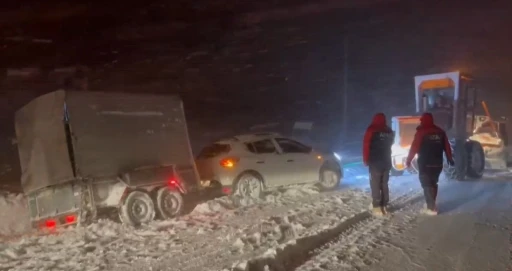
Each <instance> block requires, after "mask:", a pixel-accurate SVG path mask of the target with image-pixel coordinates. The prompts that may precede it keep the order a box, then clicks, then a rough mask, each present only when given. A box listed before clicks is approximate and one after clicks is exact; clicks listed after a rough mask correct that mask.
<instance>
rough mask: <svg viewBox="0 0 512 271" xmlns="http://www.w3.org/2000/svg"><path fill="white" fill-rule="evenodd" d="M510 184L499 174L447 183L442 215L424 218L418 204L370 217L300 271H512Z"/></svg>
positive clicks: (313, 256)
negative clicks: (379, 217)
mask: <svg viewBox="0 0 512 271" xmlns="http://www.w3.org/2000/svg"><path fill="white" fill-rule="evenodd" d="M507 180H508V182H507ZM511 180H512V178H511V176H510V174H508V176H506V175H504V174H500V175H493V176H489V177H488V178H486V179H485V180H484V181H480V182H462V183H445V184H443V185H442V187H441V188H440V189H441V190H440V196H439V197H440V198H439V202H438V207H439V210H440V215H439V216H437V217H426V216H424V215H423V214H422V212H421V210H422V208H423V202H422V201H418V202H416V203H415V204H412V205H407V206H405V208H402V209H400V210H396V211H395V212H394V213H393V215H392V216H390V217H387V218H381V219H376V218H371V219H368V220H366V221H364V222H362V223H360V224H358V225H357V226H355V227H353V228H352V230H349V231H346V232H345V233H344V234H341V235H339V236H338V237H337V238H335V239H333V240H332V241H331V242H330V243H329V244H327V245H325V246H324V247H322V248H321V249H318V250H316V251H314V252H313V253H312V254H311V255H309V257H308V260H307V261H306V262H305V263H304V264H303V265H301V266H300V267H299V268H297V269H295V270H298V271H299V270H300V271H313V270H314V271H323V270H336V271H341V270H397V271H400V270H440V271H441V270H464V271H473V270H474V271H481V270H504V271H505V270H512V228H511V226H510V225H512V208H511V207H512V201H511V196H510V195H512V183H510V181H511Z"/></svg>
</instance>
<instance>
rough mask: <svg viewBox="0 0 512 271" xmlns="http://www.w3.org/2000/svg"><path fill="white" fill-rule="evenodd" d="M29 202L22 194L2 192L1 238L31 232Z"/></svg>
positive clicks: (0, 208)
mask: <svg viewBox="0 0 512 271" xmlns="http://www.w3.org/2000/svg"><path fill="white" fill-rule="evenodd" d="M26 204H27V202H26V200H25V198H24V197H23V195H22V194H18V195H15V194H10V193H1V192H0V238H4V237H8V236H13V235H19V234H23V233H27V232H29V231H30V220H29V214H28V209H27V205H26Z"/></svg>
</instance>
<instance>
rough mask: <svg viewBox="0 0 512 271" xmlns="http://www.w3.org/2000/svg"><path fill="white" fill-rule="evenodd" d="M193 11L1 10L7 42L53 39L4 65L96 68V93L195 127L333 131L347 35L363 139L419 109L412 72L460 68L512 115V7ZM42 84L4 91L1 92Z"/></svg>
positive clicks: (292, 6) (383, 4) (393, 4)
mask: <svg viewBox="0 0 512 271" xmlns="http://www.w3.org/2000/svg"><path fill="white" fill-rule="evenodd" d="M189 2H190V1H165V0H160V1H153V2H152V3H153V4H148V3H147V2H141V1H136V2H135V1H133V2H129V1H108V2H101V3H100V1H88V2H75V4H73V5H70V4H59V5H57V7H58V8H52V4H53V3H54V2H52V1H46V2H45V3H44V4H39V5H35V6H34V7H32V9H31V10H30V9H27V7H26V6H25V8H24V9H22V10H21V11H18V12H17V13H12V12H11V13H6V12H3V15H6V14H7V15H8V16H1V17H2V20H0V23H1V24H2V26H3V27H2V31H3V33H2V36H3V37H9V36H15V35H29V36H37V37H39V38H49V39H52V40H54V43H52V44H50V45H46V46H42V45H31V44H20V43H6V44H5V45H4V47H3V48H2V50H1V51H0V57H1V58H2V59H3V61H1V62H0V65H2V67H3V68H4V69H5V68H12V67H16V66H18V67H23V66H38V67H43V68H46V69H49V68H52V67H60V66H64V65H70V64H82V65H86V66H88V67H89V68H90V69H91V73H90V76H91V88H92V89H96V90H107V91H109V90H114V91H150V92H151V91H153V92H173V93H176V92H178V93H180V94H181V95H182V96H183V97H184V99H185V102H186V107H187V110H188V112H187V115H188V116H189V120H190V121H191V122H195V121H197V122H199V123H201V124H198V126H203V127H206V126H208V127H215V128H217V129H221V128H220V127H221V126H223V125H227V126H229V124H225V123H234V122H236V123H244V122H245V123H246V124H244V125H245V126H247V125H249V123H253V124H256V123H260V122H267V121H272V120H275V119H288V120H298V119H310V120H313V121H315V122H318V123H322V122H323V123H326V124H325V125H328V126H330V127H329V129H330V131H329V133H332V134H338V132H339V123H340V121H341V117H340V114H341V111H340V105H341V92H342V85H343V82H342V76H343V62H344V61H343V37H344V35H345V32H344V27H348V28H349V31H348V37H349V39H348V40H349V52H350V54H349V56H350V58H349V84H350V90H351V103H350V104H351V110H350V113H351V119H352V120H353V121H354V123H355V126H354V130H355V131H357V133H359V130H361V129H362V128H363V127H364V126H365V125H366V122H367V121H368V120H369V118H370V115H371V114H373V113H374V111H375V110H379V111H380V110H382V111H385V112H386V113H388V114H389V115H396V114H399V115H403V114H411V113H413V112H412V105H413V101H412V99H413V95H414V92H413V87H412V77H413V76H414V75H417V74H424V73H436V72H445V71H450V70H453V69H460V70H462V71H465V72H470V73H472V74H474V75H475V76H476V77H477V78H478V79H479V81H480V83H481V85H482V89H483V90H484V91H485V93H484V95H483V96H484V98H485V99H486V100H489V103H490V105H491V108H492V110H493V112H495V113H497V114H504V115H510V112H509V111H508V110H507V109H508V107H509V106H508V102H507V101H508V100H510V99H511V98H512V97H511V94H510V93H511V91H510V90H511V89H512V81H511V80H512V77H511V76H510V74H511V72H512V67H511V63H512V53H511V52H510V49H509V48H512V35H511V32H512V31H511V30H510V26H512V17H511V16H510V14H512V9H511V5H510V3H509V2H510V1H494V2H492V5H491V4H489V3H490V2H489V3H488V4H483V3H482V2H478V3H476V1H437V0H431V1H422V0H409V1H405V0H402V1H392V0H390V1H384V0H382V1H370V2H377V3H373V4H372V5H370V6H365V7H364V8H357V9H356V8H353V6H354V3H358V6H359V5H361V3H362V2H361V1H354V0H352V1H330V0H325V1H315V2H314V3H316V5H311V4H308V3H311V2H308V1H301V2H298V1H258V2H249V1H243V2H240V1H216V2H213V1H195V2H194V4H193V5H192V4H187V3H189ZM473 2H474V3H473ZM318 3H320V4H318ZM339 7H352V8H339ZM44 9H47V10H50V11H51V12H49V13H48V12H41V10H44ZM3 10H5V9H3ZM27 10H29V11H27ZM283 10H284V11H286V12H283ZM34 11H38V12H34ZM33 14H37V16H36V15H33ZM299 15H300V16H299ZM34 16H35V17H34ZM6 86H7V87H6ZM37 86H38V84H33V85H30V87H27V86H26V85H23V84H18V83H9V84H7V83H5V82H4V89H24V90H26V89H28V88H30V89H31V90H33V89H34V88H37ZM51 88H52V87H51V86H48V87H46V88H41V91H42V92H44V91H50V90H51ZM38 92H39V91H35V90H33V91H31V92H30V95H35V94H37V93H38ZM16 93H17V94H16V95H15V94H12V93H11V94H9V96H8V98H7V99H11V100H12V99H15V100H20V103H21V101H22V100H26V99H28V98H27V97H26V96H30V95H25V96H24V97H22V98H19V93H21V94H23V93H26V92H19V91H17V92H16ZM255 112H257V114H255ZM219 119H222V120H223V123H222V124H219V123H218V120H219ZM211 129H213V128H211ZM222 129H229V128H222Z"/></svg>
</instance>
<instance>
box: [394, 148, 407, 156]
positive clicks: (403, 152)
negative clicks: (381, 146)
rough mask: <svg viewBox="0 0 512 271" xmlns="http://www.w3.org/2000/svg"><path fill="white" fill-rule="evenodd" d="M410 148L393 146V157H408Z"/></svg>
mask: <svg viewBox="0 0 512 271" xmlns="http://www.w3.org/2000/svg"><path fill="white" fill-rule="evenodd" d="M408 152H409V148H404V147H402V146H400V145H392V146H391V156H398V155H407V153H408Z"/></svg>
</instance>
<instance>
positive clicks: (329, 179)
mask: <svg viewBox="0 0 512 271" xmlns="http://www.w3.org/2000/svg"><path fill="white" fill-rule="evenodd" d="M340 181H341V180H340V175H339V174H338V172H336V171H335V170H332V169H329V168H324V169H322V170H320V186H321V187H322V188H323V189H325V190H333V189H336V188H337V187H338V186H339V185H340Z"/></svg>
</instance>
